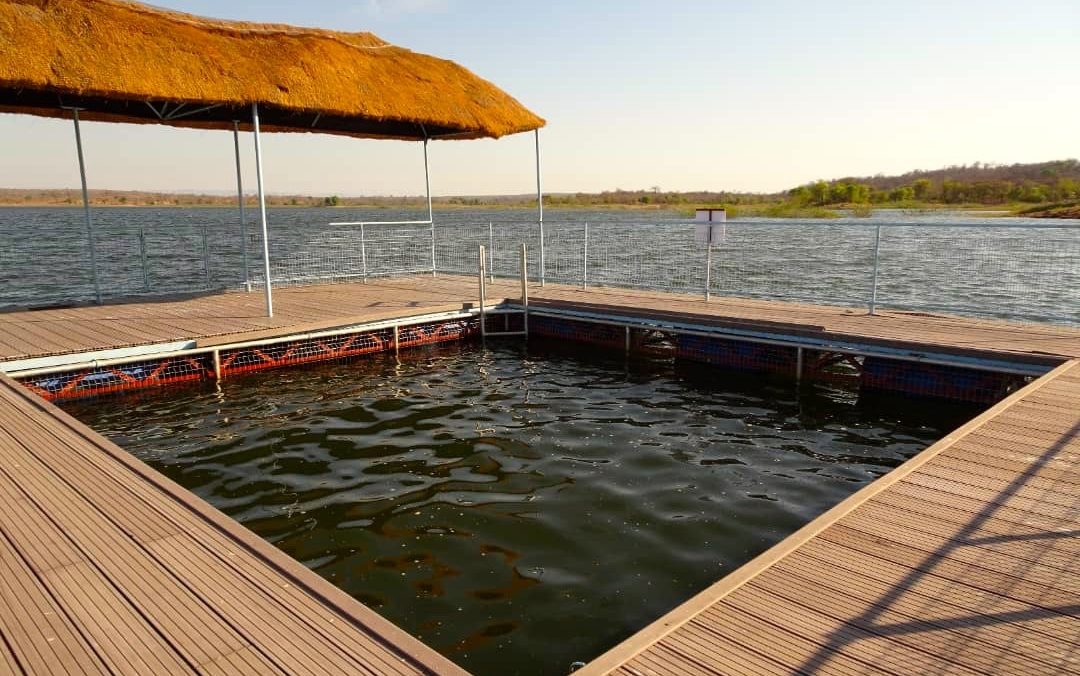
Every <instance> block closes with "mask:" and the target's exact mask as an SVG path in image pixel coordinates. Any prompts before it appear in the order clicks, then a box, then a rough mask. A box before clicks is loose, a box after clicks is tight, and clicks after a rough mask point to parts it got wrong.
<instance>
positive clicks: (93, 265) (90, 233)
mask: <svg viewBox="0 0 1080 676" xmlns="http://www.w3.org/2000/svg"><path fill="white" fill-rule="evenodd" d="M71 112H72V119H73V120H74V121H75V149H76V150H77V151H78V153H79V178H80V179H81V180H82V199H83V213H84V214H85V216H86V239H87V241H89V242H90V276H91V278H92V279H93V280H94V297H95V298H96V299H97V304H98V305H101V282H100V281H99V280H98V270H97V250H96V248H95V246H94V222H93V220H91V218H90V191H89V190H87V188H86V161H85V160H84V159H83V148H82V131H81V130H80V129H79V109H78V108H72V109H71Z"/></svg>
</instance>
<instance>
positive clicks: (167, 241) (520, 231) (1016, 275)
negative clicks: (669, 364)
mask: <svg viewBox="0 0 1080 676" xmlns="http://www.w3.org/2000/svg"><path fill="white" fill-rule="evenodd" d="M248 213H249V221H251V218H252V216H253V215H254V211H253V210H249V212H248ZM425 216H426V214H424V213H418V212H416V211H397V210H390V209H387V210H371V209H367V210H365V209H330V208H326V209H301V208H289V209H272V210H270V215H269V221H270V252H271V277H272V279H273V280H274V283H275V284H278V285H281V284H309V283H319V282H327V281H358V280H360V279H362V278H363V277H364V276H365V275H366V276H379V275H390V274H406V273H417V272H430V271H431V269H432V238H433V234H432V232H431V228H430V227H429V226H426V225H367V226H359V225H356V224H355V223H356V222H358V221H380V222H381V221H395V220H414V219H421V218H423V217H425ZM535 218H536V213H535V212H534V211H531V210H482V209H480V210H477V209H472V210H465V209H462V210H447V211H444V212H438V213H436V228H435V233H434V242H435V244H434V259H435V260H434V264H435V266H436V267H437V269H438V270H440V271H443V272H458V273H463V274H475V273H476V269H477V253H478V247H479V246H480V245H484V246H485V247H487V249H488V256H489V267H490V268H491V269H492V271H493V272H494V273H495V274H497V275H500V276H515V275H517V274H518V270H519V263H518V261H519V257H520V247H521V244H522V243H525V244H526V245H527V246H528V250H529V256H530V270H531V272H532V275H533V278H534V279H535V278H536V277H538V276H539V275H540V272H541V270H543V272H544V275H545V279H546V280H547V281H553V282H562V283H568V284H585V283H589V284H593V285H602V284H608V285H616V286H628V287H643V288H654V289H663V290H670V291H679V292H685V293H695V294H697V293H702V294H703V293H704V290H705V287H706V284H708V286H709V288H710V289H711V291H712V293H714V294H717V295H728V296H738V297H745V298H763V299H779V300H790V301H803V302H811V303H828V304H838V305H846V306H852V307H860V308H866V307H868V306H869V303H870V302H871V298H873V297H875V294H876V302H877V306H878V307H881V308H892V309H900V310H916V311H930V312H952V313H959V314H969V315H975V316H987V317H996V318H1005V319H1020V320H1041V321H1053V322H1059V323H1068V324H1080V226H1078V224H1077V223H1076V222H1075V221H1057V220H1048V219H1002V218H982V219H978V218H973V217H970V216H966V215H963V214H958V213H944V214H933V215H925V214H912V213H907V212H902V211H891V212H880V213H878V214H877V215H876V216H875V217H873V218H869V219H858V218H847V219H835V220H800V219H790V220H789V219H780V220H775V219H774V220H770V219H744V220H738V221H732V222H730V223H729V224H728V225H727V227H726V228H725V229H724V231H723V232H721V233H718V241H717V243H716V244H715V245H714V246H713V247H712V251H711V252H710V251H708V247H706V246H704V245H702V244H700V243H698V242H697V241H696V230H695V226H694V225H693V224H692V223H691V222H689V221H688V220H687V219H686V218H685V217H682V216H680V215H679V214H678V213H675V212H666V211H648V212H642V211H629V210H621V211H607V212H605V211H596V210H589V211H572V210H554V211H550V210H549V212H548V214H547V222H546V224H545V232H544V235H545V238H544V239H545V241H544V253H545V260H544V265H543V266H541V264H540V258H539V251H540V230H539V227H538V226H537V224H536V222H535ZM82 219H83V216H82V211H81V210H79V209H60V208H41V209H38V208H0V308H2V307H4V306H9V307H10V306H42V305H52V304H63V303H72V302H85V301H87V300H90V299H92V298H93V296H94V286H93V283H92V275H91V269H92V268H91V265H90V255H89V245H88V238H87V234H86V228H85V224H84V222H83V220H82ZM341 222H346V223H354V224H352V225H331V223H341ZM94 223H95V236H94V241H95V257H96V260H97V270H98V275H99V284H100V286H101V288H102V291H103V294H104V296H105V297H106V298H118V297H122V296H125V295H131V294H142V293H153V294H162V293H191V292H195V293H197V292H202V291H205V290H207V289H222V288H240V287H241V286H243V285H244V283H245V281H247V282H254V283H261V279H262V277H263V276H264V274H263V272H262V262H261V255H262V240H261V237H260V236H259V234H258V228H257V227H256V225H255V223H254V221H251V222H249V223H248V224H247V225H246V226H244V227H242V226H241V224H240V221H239V218H238V215H237V212H236V210H234V209H226V208H206V209H180V208H153V207H146V208H102V209H96V210H94ZM586 223H588V233H586ZM489 224H490V225H489ZM878 226H881V228H880V234H879V229H878ZM875 251H877V252H878V254H879V255H878V256H877V257H875ZM245 260H246V261H247V265H246V266H245ZM707 269H708V270H709V273H708V276H707V275H706V270H707ZM245 271H246V272H245ZM875 279H876V283H875Z"/></svg>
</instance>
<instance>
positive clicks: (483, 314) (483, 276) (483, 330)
mask: <svg viewBox="0 0 1080 676" xmlns="http://www.w3.org/2000/svg"><path fill="white" fill-rule="evenodd" d="M486 264H487V258H486V257H485V255H484V245H483V244H481V245H480V266H479V267H478V268H477V271H478V273H479V275H478V277H479V278H480V337H481V338H486V337H487V310H486V309H485V307H486V306H487V270H486V269H485V266H486Z"/></svg>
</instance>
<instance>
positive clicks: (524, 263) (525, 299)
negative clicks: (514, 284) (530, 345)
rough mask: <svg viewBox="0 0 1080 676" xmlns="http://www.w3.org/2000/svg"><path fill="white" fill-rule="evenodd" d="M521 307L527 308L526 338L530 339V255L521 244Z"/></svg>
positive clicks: (525, 319) (523, 243)
mask: <svg viewBox="0 0 1080 676" xmlns="http://www.w3.org/2000/svg"><path fill="white" fill-rule="evenodd" d="M521 306H522V307H523V308H525V317H524V324H525V328H524V331H525V337H526V338H528V337H529V254H528V251H526V249H525V242H522V243H521Z"/></svg>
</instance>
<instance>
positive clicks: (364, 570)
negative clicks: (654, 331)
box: [65, 340, 973, 674]
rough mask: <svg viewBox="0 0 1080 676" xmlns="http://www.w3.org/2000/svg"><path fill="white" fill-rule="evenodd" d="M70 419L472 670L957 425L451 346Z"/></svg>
mask: <svg viewBox="0 0 1080 676" xmlns="http://www.w3.org/2000/svg"><path fill="white" fill-rule="evenodd" d="M65 407H66V408H67V409H68V410H69V411H71V412H72V413H74V414H75V415H76V416H78V417H79V418H80V419H82V420H83V421H84V422H86V423H88V424H90V425H91V426H92V427H94V428H95V429H97V430H98V431H100V432H102V433H104V434H106V435H107V436H109V437H111V438H112V439H113V440H114V441H116V442H117V443H119V444H120V445H121V446H123V447H124V448H126V449H128V450H129V451H130V452H132V453H133V454H135V455H136V456H138V457H139V458H141V459H143V460H144V461H146V462H148V463H150V464H151V465H152V466H154V467H156V468H157V469H159V470H160V471H162V472H163V473H165V474H166V475H168V476H169V477H171V478H173V479H174V480H176V481H178V482H179V483H181V484H182V485H184V486H185V487H187V488H189V489H190V490H192V491H194V492H195V493H197V494H199V495H200V496H201V497H203V498H205V499H207V500H208V501H209V502H211V503H212V504H214V505H215V506H217V507H218V508H219V509H222V510H223V511H225V512H226V513H227V514H229V515H230V516H232V517H233V518H235V519H237V520H238V521H240V522H242V523H244V524H245V525H246V526H248V527H249V528H251V529H252V530H253V531H255V532H256V533H258V534H259V535H261V536H262V537H264V538H266V539H268V540H270V541H271V542H273V543H275V544H276V545H277V546H278V547H280V548H281V549H282V550H283V551H285V552H287V553H288V554H290V555H291V556H293V557H295V558H297V559H298V560H300V561H302V562H304V563H305V564H307V565H308V566H310V567H311V568H313V569H315V570H316V571H318V572H319V573H320V574H322V575H323V576H324V577H326V578H328V579H329V580H331V581H333V582H334V583H335V584H337V585H338V586H340V587H341V588H342V589H344V590H345V591H347V592H348V593H350V594H352V595H353V596H354V597H356V598H358V599H359V600H361V601H363V602H364V603H366V604H368V605H369V606H371V607H373V608H375V609H376V610H377V611H378V612H380V613H381V614H383V615H384V616H386V617H387V618H388V619H390V620H392V621H394V622H395V623H397V624H399V625H400V626H402V627H403V628H404V629H406V630H407V631H409V632H411V633H413V634H414V635H416V636H418V637H419V638H420V639H422V640H423V641H425V642H426V643H428V644H429V645H432V646H433V647H435V648H436V649H438V650H440V651H442V652H443V653H445V654H447V655H448V656H449V657H451V658H452V659H454V660H455V661H457V662H459V663H460V664H462V666H464V667H466V668H467V669H469V670H471V671H473V672H475V673H477V674H510V673H521V674H563V673H566V672H567V671H568V670H569V669H570V666H571V664H572V663H574V662H575V661H587V660H589V659H591V658H592V657H595V656H596V655H598V654H599V653H600V652H602V651H603V650H605V649H606V648H608V647H610V646H612V645H613V644H614V643H616V642H617V641H618V640H620V639H621V638H624V637H625V636H627V635H629V634H630V633H632V632H634V631H635V630H637V629H639V628H640V627H642V626H643V625H645V624H647V623H648V622H650V621H651V620H653V619H655V618H656V617H657V616H659V615H660V614H662V613H663V612H664V611H665V610H668V609H670V608H671V607H673V606H674V605H676V604H678V603H679V602H681V601H683V600H685V599H686V598H687V597H689V596H690V595H692V594H693V593H694V592H696V591H698V590H699V589H701V588H703V587H705V586H706V585H708V584H710V583H711V582H713V581H715V580H716V579H718V578H720V577H721V576H723V575H724V574H725V573H727V572H729V571H731V570H732V569H734V568H735V567H737V566H738V565H740V564H741V563H743V562H745V561H746V560H748V559H749V558H751V557H753V556H754V555H755V554H757V553H759V552H760V551H762V550H764V549H765V548H767V547H768V546H770V545H771V544H773V543H775V542H776V541H778V540H780V539H781V538H783V537H784V536H785V535H787V534H788V533H790V532H792V531H793V530H795V529H796V528H798V527H799V526H800V525H802V524H803V523H805V522H806V521H808V520H810V519H811V518H813V517H814V516H815V515H816V514H819V513H820V512H822V511H824V510H825V509H827V508H828V507H830V506H832V505H833V504H835V503H837V502H838V501H840V500H841V499H842V498H843V497H845V496H846V495H848V494H850V493H852V492H854V491H855V490H857V489H858V488H859V487H861V486H862V485H864V484H865V483H867V482H868V481H871V480H873V479H874V478H876V477H877V476H880V475H881V474H882V473H884V472H887V471H888V470H889V469H891V468H892V467H894V466H896V465H897V464H899V463H900V462H902V461H903V460H904V459H905V458H906V457H908V456H910V455H912V454H914V453H916V452H917V451H919V450H921V449H922V448H924V447H925V446H926V445H928V444H929V443H931V442H932V441H933V440H935V439H937V438H939V437H941V436H942V435H943V434H944V433H945V432H946V431H948V430H950V429H952V428H954V427H955V426H956V425H957V424H959V423H960V422H961V421H963V420H964V419H966V418H968V417H970V416H971V414H972V412H973V411H972V408H971V407H968V406H942V405H941V404H939V403H934V404H932V405H928V404H927V403H926V402H924V401H919V400H913V399H910V398H900V397H895V398H889V397H884V398H883V397H882V396H880V395H879V396H878V397H876V398H875V400H874V401H873V402H870V401H867V400H860V397H859V396H858V394H857V393H856V392H853V391H848V390H844V389H834V388H827V387H821V386H818V387H809V386H804V387H803V388H801V389H799V388H797V387H796V386H795V384H794V383H792V382H789V381H785V380H772V379H767V378H761V377H756V376H746V375H737V374H733V373H731V372H728V371H724V370H721V369H717V368H713V367H709V366H706V365H702V364H693V365H689V366H688V365H682V364H679V363H676V362H672V361H669V360H663V359H661V360H630V361H627V360H624V359H621V358H614V359H612V358H610V357H606V356H604V355H603V354H601V353H598V352H596V351H586V350H581V349H573V350H571V349H567V348H565V347H559V346H556V345H553V344H551V343H544V342H542V341H537V340H533V341H532V342H531V343H530V345H529V347H527V348H526V347H525V346H523V345H520V344H507V345H501V346H500V345H498V344H495V343H493V344H492V346H491V349H488V350H485V349H482V348H481V347H480V346H477V345H474V344H468V343H465V344H451V345H443V346H438V347H431V348H424V349H421V350H417V351H410V352H404V353H402V355H401V358H400V360H398V359H395V358H394V357H393V356H392V355H385V354H384V355H377V356H372V357H368V358H365V359H362V360H358V361H355V362H352V363H347V364H340V363H339V364H325V365H319V366H307V367H304V368H300V369H291V370H283V371H270V372H263V373H258V374H251V375H247V376H244V377H241V378H235V379H230V380H226V381H223V382H222V383H221V384H220V385H219V386H217V385H214V384H208V383H204V384H201V385H196V386H191V387H183V388H179V389H175V390H164V391H160V392H154V393H152V394H144V395H142V396H139V397H132V396H128V397H123V398H113V399H101V400H94V401H88V402H72V403H69V404H66V405H65Z"/></svg>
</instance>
